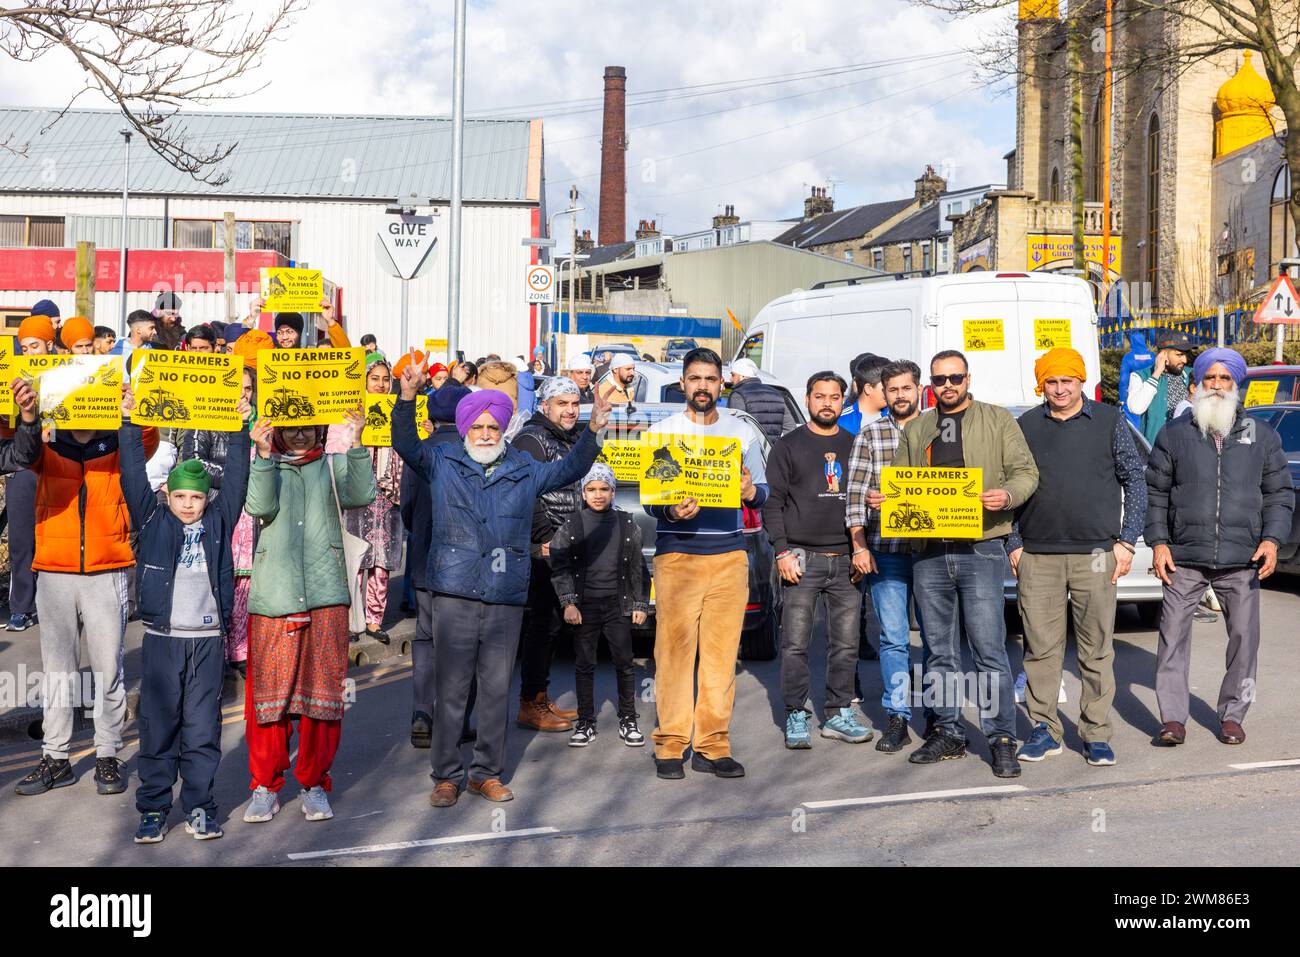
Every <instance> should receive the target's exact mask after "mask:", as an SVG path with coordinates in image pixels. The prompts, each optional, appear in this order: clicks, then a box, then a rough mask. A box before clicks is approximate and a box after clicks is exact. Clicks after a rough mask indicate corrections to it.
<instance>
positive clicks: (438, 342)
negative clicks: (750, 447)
mask: <svg viewBox="0 0 1300 957" xmlns="http://www.w3.org/2000/svg"><path fill="white" fill-rule="evenodd" d="M424 351H425V352H441V353H443V354H444V355H445V354H446V352H447V340H446V339H425V340H424Z"/></svg>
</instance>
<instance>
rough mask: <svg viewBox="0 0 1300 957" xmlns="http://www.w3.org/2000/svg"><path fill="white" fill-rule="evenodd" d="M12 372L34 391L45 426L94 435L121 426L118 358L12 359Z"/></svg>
mask: <svg viewBox="0 0 1300 957" xmlns="http://www.w3.org/2000/svg"><path fill="white" fill-rule="evenodd" d="M14 372H15V374H17V375H18V376H20V377H22V378H23V379H25V380H26V381H28V382H30V383H32V384H33V386H34V388H35V389H36V392H37V395H38V396H39V398H40V406H39V407H40V415H41V420H42V423H43V424H44V425H45V426H55V427H57V428H61V429H80V430H85V431H88V432H95V431H101V430H107V429H116V428H117V427H118V426H119V425H121V424H122V358H121V356H80V355H45V356H16V357H15V358H14Z"/></svg>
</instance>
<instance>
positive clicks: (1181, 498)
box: [1143, 408, 1295, 568]
mask: <svg viewBox="0 0 1300 957" xmlns="http://www.w3.org/2000/svg"><path fill="white" fill-rule="evenodd" d="M1147 489H1148V500H1147V524H1146V531H1145V532H1144V533H1143V534H1144V537H1145V538H1146V542H1147V544H1148V545H1151V546H1155V545H1168V546H1169V550H1170V552H1171V553H1172V555H1173V559H1174V564H1176V565H1182V564H1187V565H1194V566H1197V567H1203V568H1241V567H1245V566H1247V565H1249V564H1250V563H1251V556H1252V555H1254V554H1255V549H1256V548H1258V547H1259V543H1260V542H1261V541H1263V540H1265V539H1268V540H1269V541H1272V542H1275V543H1278V544H1281V543H1282V542H1284V541H1286V538H1287V535H1288V534H1289V533H1290V531H1291V512H1292V510H1293V509H1294V507H1295V493H1294V491H1293V490H1292V487H1291V472H1290V471H1289V470H1288V468H1287V462H1286V453H1285V452H1283V451H1282V442H1281V440H1280V439H1279V438H1278V435H1277V433H1276V432H1275V431H1274V430H1273V429H1272V427H1271V426H1269V425H1268V424H1266V423H1264V422H1261V421H1259V420H1258V419H1253V418H1250V417H1249V416H1247V415H1245V414H1244V410H1243V409H1240V408H1239V409H1238V410H1237V421H1236V424H1235V425H1234V426H1233V428H1232V431H1231V432H1230V433H1229V434H1228V437H1227V438H1226V439H1224V441H1223V452H1222V453H1220V452H1219V451H1218V450H1217V449H1216V448H1215V445H1214V439H1213V438H1212V437H1206V436H1203V435H1201V431H1200V429H1199V428H1197V426H1196V423H1195V421H1194V420H1193V418H1192V416H1191V415H1190V414H1185V415H1182V416H1180V417H1179V418H1177V419H1174V421H1172V422H1170V423H1169V424H1168V425H1166V426H1165V427H1164V428H1163V429H1161V430H1160V434H1159V435H1158V436H1156V444H1155V448H1153V449H1152V450H1151V457H1150V458H1149V459H1148V460H1147Z"/></svg>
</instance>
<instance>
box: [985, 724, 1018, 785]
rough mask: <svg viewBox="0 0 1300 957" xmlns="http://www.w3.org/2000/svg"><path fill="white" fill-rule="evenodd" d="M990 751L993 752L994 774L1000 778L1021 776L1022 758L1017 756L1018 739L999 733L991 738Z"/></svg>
mask: <svg viewBox="0 0 1300 957" xmlns="http://www.w3.org/2000/svg"><path fill="white" fill-rule="evenodd" d="M989 751H991V752H992V754H993V776H994V777H999V778H1018V777H1020V759H1019V758H1017V757H1016V739H1015V738H1013V737H1011V736H1010V735H1006V734H999V735H998V736H997V737H995V738H990V739H989Z"/></svg>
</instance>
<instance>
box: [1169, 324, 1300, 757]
mask: <svg viewBox="0 0 1300 957" xmlns="http://www.w3.org/2000/svg"><path fill="white" fill-rule="evenodd" d="M1192 376H1193V379H1194V381H1195V382H1196V384H1197V388H1196V397H1195V399H1194V400H1193V402H1192V414H1191V415H1183V416H1181V417H1180V418H1177V419H1174V420H1173V421H1172V422H1170V423H1169V424H1168V425H1166V426H1165V427H1164V428H1163V429H1161V430H1160V434H1159V435H1158V436H1157V437H1156V444H1155V448H1154V449H1152V450H1151V457H1150V459H1149V460H1148V462H1147V490H1148V502H1147V524H1146V531H1145V532H1144V535H1145V537H1146V541H1147V544H1148V545H1150V546H1151V547H1152V549H1153V551H1154V561H1153V564H1154V567H1155V573H1156V574H1157V575H1158V576H1159V577H1160V580H1161V581H1162V582H1164V609H1163V611H1162V613H1161V617H1160V644H1159V648H1158V651H1157V655H1156V701H1157V703H1158V705H1159V708H1160V720H1161V722H1162V726H1161V728H1160V731H1159V733H1158V734H1157V735H1156V738H1155V743H1156V744H1158V745H1163V746H1166V747H1173V746H1176V745H1179V744H1182V743H1183V742H1184V741H1185V740H1186V737H1187V713H1188V699H1189V694H1190V693H1189V690H1188V672H1189V669H1190V666H1191V642H1192V612H1193V610H1194V609H1195V607H1196V605H1197V603H1198V602H1199V601H1200V600H1201V596H1202V595H1204V594H1205V588H1206V586H1207V585H1212V586H1213V587H1214V592H1215V594H1216V595H1218V597H1219V601H1220V603H1221V604H1222V605H1223V619H1224V623H1225V625H1226V626H1227V629H1228V650H1227V668H1226V673H1225V674H1224V676H1223V683H1222V684H1221V685H1220V687H1219V704H1218V714H1219V734H1218V738H1219V740H1220V741H1222V742H1223V743H1224V744H1241V743H1242V742H1243V741H1245V740H1246V732H1245V731H1244V730H1243V728H1242V722H1243V721H1244V720H1245V717H1246V711H1247V710H1248V709H1249V707H1250V702H1251V701H1253V700H1254V698H1255V670H1256V664H1257V659H1258V653H1259V583H1260V581H1261V580H1262V579H1265V578H1267V577H1268V576H1269V575H1271V574H1273V569H1274V567H1275V566H1276V565H1277V546H1278V544H1279V543H1280V542H1281V541H1283V540H1284V539H1285V538H1286V536H1287V534H1288V533H1289V532H1290V530H1291V512H1292V510H1293V509H1294V507H1295V494H1294V492H1293V491H1292V488H1291V473H1290V471H1289V470H1288V469H1287V460H1286V453H1285V452H1283V450H1282V443H1281V441H1280V440H1279V438H1278V435H1277V433H1276V432H1275V431H1273V429H1272V428H1271V427H1270V426H1268V425H1267V424H1266V423H1264V422H1261V421H1259V420H1258V419H1253V418H1250V417H1248V416H1247V415H1246V414H1245V410H1244V408H1243V407H1242V404H1241V396H1240V386H1241V383H1242V381H1243V380H1244V379H1245V378H1246V362H1245V360H1244V359H1242V357H1241V355H1240V354H1239V353H1236V352H1233V351H1232V350H1231V349H1207V350H1206V351H1205V352H1203V353H1201V355H1200V356H1198V357H1197V359H1196V363H1195V365H1194V366H1193V369H1192Z"/></svg>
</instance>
